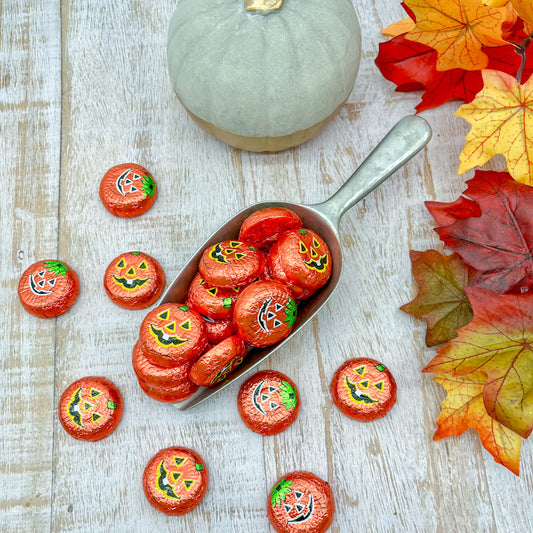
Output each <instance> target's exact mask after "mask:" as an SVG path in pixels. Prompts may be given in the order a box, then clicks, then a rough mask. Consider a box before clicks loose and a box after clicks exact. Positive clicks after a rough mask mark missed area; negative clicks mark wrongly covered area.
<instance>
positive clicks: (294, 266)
mask: <svg viewBox="0 0 533 533" xmlns="http://www.w3.org/2000/svg"><path fill="white" fill-rule="evenodd" d="M272 264H274V265H275V267H276V268H273V267H272V266H271V265H272ZM269 269H270V274H271V275H272V276H273V277H274V278H275V279H277V278H276V271H277V269H281V270H282V271H283V273H284V276H286V278H287V280H288V281H289V282H290V283H291V284H294V285H295V286H297V287H298V288H300V289H303V290H305V291H309V292H314V291H316V290H317V289H319V288H320V287H322V286H323V285H325V284H326V283H327V281H328V279H329V277H330V276H331V269H332V264H331V254H330V251H329V248H328V246H327V244H326V243H325V241H324V240H323V239H322V237H320V235H318V234H317V233H315V232H314V231H312V230H310V229H295V230H290V231H287V232H286V233H284V234H283V235H282V236H281V237H280V239H279V240H278V241H277V242H276V244H274V246H272V248H271V249H270V256H269ZM280 281H283V279H280Z"/></svg>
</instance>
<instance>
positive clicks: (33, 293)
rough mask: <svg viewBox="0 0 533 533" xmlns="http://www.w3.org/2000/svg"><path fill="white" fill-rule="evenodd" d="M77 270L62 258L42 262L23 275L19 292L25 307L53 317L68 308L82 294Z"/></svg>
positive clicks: (30, 310) (31, 311)
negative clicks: (62, 260) (61, 259)
mask: <svg viewBox="0 0 533 533" xmlns="http://www.w3.org/2000/svg"><path fill="white" fill-rule="evenodd" d="M78 292H79V282H78V276H77V275H76V273H75V272H74V271H73V270H72V269H71V268H70V267H69V266H68V265H67V264H66V263H63V262H61V261H54V260H46V261H38V262H37V263H34V264H33V265H31V266H30V267H29V268H28V269H27V270H26V271H25V272H24V274H22V277H21V279H20V282H19V286H18V294H19V298H20V301H21V303H22V305H23V306H24V309H26V311H28V312H29V313H31V314H32V315H35V316H38V317H41V318H49V317H54V316H58V315H60V314H62V313H64V312H65V311H67V310H68V309H69V308H70V306H71V305H72V304H73V303H74V300H75V299H76V297H77V296H78Z"/></svg>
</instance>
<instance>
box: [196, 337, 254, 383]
mask: <svg viewBox="0 0 533 533" xmlns="http://www.w3.org/2000/svg"><path fill="white" fill-rule="evenodd" d="M246 353H247V348H246V345H245V344H244V342H243V340H242V339H241V338H239V337H237V336H236V335H233V336H231V337H228V338H227V339H224V340H223V341H222V342H220V343H218V344H217V345H216V346H213V347H212V348H211V349H209V350H208V351H207V352H205V353H204V354H203V355H202V356H201V357H200V358H199V359H198V360H197V361H196V362H195V363H194V364H193V366H192V368H191V371H190V372H189V379H190V380H191V381H192V382H193V383H196V384H197V385H200V386H203V387H212V386H213V385H216V384H217V383H220V382H221V381H224V380H225V379H226V377H227V376H229V375H230V374H231V373H232V372H233V371H234V370H235V369H236V368H237V367H238V366H239V365H240V364H241V363H242V362H243V360H244V358H245V357H246Z"/></svg>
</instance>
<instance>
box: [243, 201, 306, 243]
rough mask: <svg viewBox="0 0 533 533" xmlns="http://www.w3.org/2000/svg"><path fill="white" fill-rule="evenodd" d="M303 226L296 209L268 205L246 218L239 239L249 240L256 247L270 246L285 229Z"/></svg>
mask: <svg viewBox="0 0 533 533" xmlns="http://www.w3.org/2000/svg"><path fill="white" fill-rule="evenodd" d="M301 227H303V224H302V221H301V220H300V217H299V216H298V215H297V214H296V213H295V212H294V211H291V210H290V209H286V208H285V207H267V208H266V209H260V210H259V211H256V212H255V213H253V214H251V215H250V216H249V217H248V218H246V219H245V220H244V222H243V223H242V225H241V229H240V232H239V241H244V242H247V243H248V244H251V245H252V246H255V247H256V248H269V247H270V246H272V245H273V244H274V243H275V242H276V241H277V240H278V238H279V236H280V235H281V234H282V233H284V232H285V231H288V230H290V229H297V228H301Z"/></svg>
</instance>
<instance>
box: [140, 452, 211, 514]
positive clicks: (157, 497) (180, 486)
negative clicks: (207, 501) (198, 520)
mask: <svg viewBox="0 0 533 533" xmlns="http://www.w3.org/2000/svg"><path fill="white" fill-rule="evenodd" d="M208 484H209V474H208V470H207V466H206V464H205V462H204V460H203V459H202V458H201V457H200V456H199V455H198V454H197V453H196V452H194V451H193V450H190V449H188V448H183V447H181V446H174V447H172V448H166V449H164V450H160V451H159V452H157V453H156V454H155V455H154V456H153V457H152V458H151V459H150V461H149V462H148V464H147V465H146V468H145V469H144V474H143V489H144V494H145V495H146V499H147V500H148V501H149V502H150V504H151V505H152V506H153V507H155V508H156V509H157V510H158V511H161V512H162V513H165V514H167V515H171V516H177V515H184V514H186V513H189V512H191V511H192V510H193V509H194V508H195V507H196V506H198V505H199V504H200V502H201V501H202V499H203V497H204V496H205V493H206V491H207V486H208Z"/></svg>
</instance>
